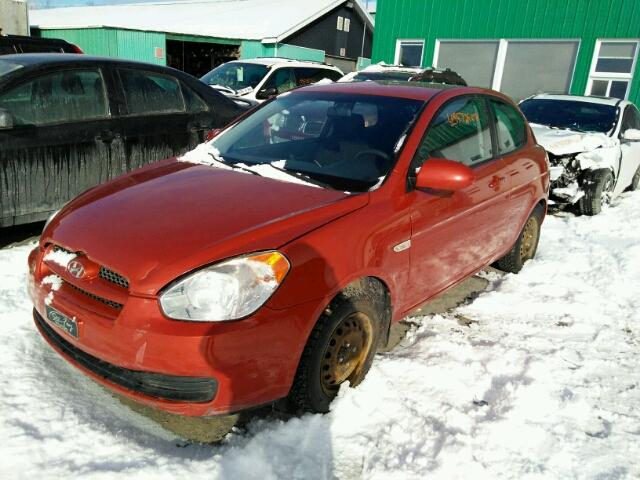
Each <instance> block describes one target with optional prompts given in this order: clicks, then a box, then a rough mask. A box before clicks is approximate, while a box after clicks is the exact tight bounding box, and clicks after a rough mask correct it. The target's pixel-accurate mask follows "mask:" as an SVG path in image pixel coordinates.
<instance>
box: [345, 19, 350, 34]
mask: <svg viewBox="0 0 640 480" xmlns="http://www.w3.org/2000/svg"><path fill="white" fill-rule="evenodd" d="M350 25H351V20H350V19H348V18H345V19H344V31H345V32H348V31H349V26H350Z"/></svg>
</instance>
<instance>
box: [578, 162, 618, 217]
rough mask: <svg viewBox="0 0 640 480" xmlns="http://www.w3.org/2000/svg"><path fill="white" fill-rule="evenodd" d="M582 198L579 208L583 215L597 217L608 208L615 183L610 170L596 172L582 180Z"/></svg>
mask: <svg viewBox="0 0 640 480" xmlns="http://www.w3.org/2000/svg"><path fill="white" fill-rule="evenodd" d="M583 185H584V187H583V188H584V197H582V198H581V199H580V203H579V207H580V212H581V213H582V214H583V215H597V214H599V213H600V212H601V211H602V208H603V207H607V206H609V204H610V203H611V199H612V198H613V187H614V186H615V182H614V179H613V173H611V170H608V169H606V170H596V171H594V172H592V173H591V174H589V175H588V176H587V177H586V178H585V179H584V184H583Z"/></svg>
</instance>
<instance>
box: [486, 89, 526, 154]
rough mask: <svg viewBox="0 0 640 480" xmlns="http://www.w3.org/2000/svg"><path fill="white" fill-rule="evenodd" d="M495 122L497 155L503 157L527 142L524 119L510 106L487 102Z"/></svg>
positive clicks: (499, 102)
mask: <svg viewBox="0 0 640 480" xmlns="http://www.w3.org/2000/svg"><path fill="white" fill-rule="evenodd" d="M489 103H490V105H491V109H492V111H493V114H494V116H495V120H496V133H497V135H498V153H499V154H500V155H505V154H507V153H509V152H513V151H515V150H518V149H519V148H520V147H522V146H523V145H524V144H525V142H526V141H527V131H526V127H525V124H524V119H523V118H522V115H520V114H519V113H518V112H517V111H516V110H515V109H514V108H513V107H512V106H511V105H507V104H506V103H504V102H501V101H499V100H494V99H491V100H489Z"/></svg>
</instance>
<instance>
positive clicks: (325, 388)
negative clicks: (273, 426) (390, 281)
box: [289, 286, 385, 413]
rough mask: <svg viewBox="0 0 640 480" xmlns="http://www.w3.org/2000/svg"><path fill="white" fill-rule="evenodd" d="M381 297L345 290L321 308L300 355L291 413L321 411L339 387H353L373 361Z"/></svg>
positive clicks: (372, 291) (369, 290)
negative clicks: (343, 385)
mask: <svg viewBox="0 0 640 480" xmlns="http://www.w3.org/2000/svg"><path fill="white" fill-rule="evenodd" d="M384 314H385V306H384V296H383V295H381V293H380V292H378V291H376V289H372V288H361V287H360V286H358V287H347V288H346V289H345V290H343V291H342V292H341V293H340V294H338V295H337V297H336V298H335V299H334V300H333V301H332V302H331V304H330V305H329V306H328V307H327V308H326V309H325V311H324V312H323V314H322V315H321V317H320V319H319V320H318V322H317V324H316V325H315V327H314V329H313V331H312V332H311V335H310V336H309V340H308V341H307V345H306V346H305V349H304V351H303V354H302V358H301V360H300V364H299V365H298V370H297V372H296V377H295V380H294V384H293V387H292V389H291V393H290V395H289V398H290V399H291V402H292V403H293V407H294V408H296V409H297V410H302V411H310V412H317V413H326V412H328V411H329V404H330V403H331V401H332V400H333V398H334V397H335V396H336V395H337V393H338V390H339V388H340V385H342V384H343V383H345V382H347V381H348V382H349V385H350V386H352V387H354V386H356V385H358V384H359V383H360V382H361V381H362V380H363V379H364V377H365V375H366V374H367V372H368V371H369V367H370V366H371V363H372V362H373V357H374V356H375V353H376V350H377V346H378V341H379V338H380V329H381V325H382V318H383V316H384Z"/></svg>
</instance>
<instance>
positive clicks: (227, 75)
mask: <svg viewBox="0 0 640 480" xmlns="http://www.w3.org/2000/svg"><path fill="white" fill-rule="evenodd" d="M268 70H269V69H268V67H267V66H266V65H260V64H256V63H236V62H234V63H225V64H223V65H220V66H219V67H216V68H214V69H213V70H211V71H210V72H209V73H207V74H206V75H205V76H204V77H202V78H201V80H202V81H203V82H205V83H207V84H209V85H220V86H222V87H227V88H230V89H231V90H233V91H234V92H236V93H239V92H241V91H242V90H246V89H254V88H256V87H257V86H258V84H259V83H260V81H261V80H262V79H263V78H264V76H265V75H266V74H267V71H268Z"/></svg>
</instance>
